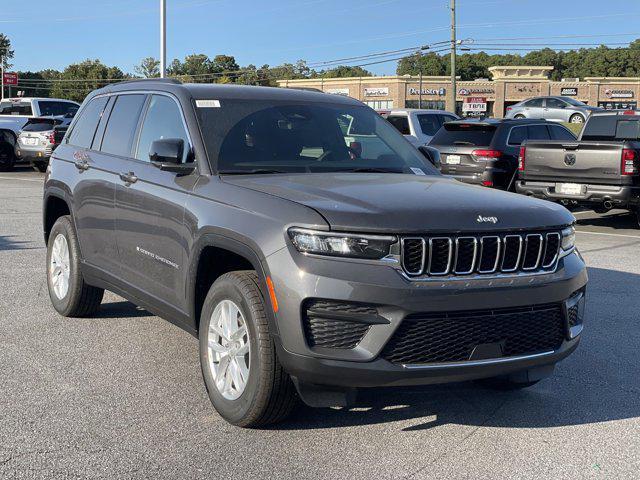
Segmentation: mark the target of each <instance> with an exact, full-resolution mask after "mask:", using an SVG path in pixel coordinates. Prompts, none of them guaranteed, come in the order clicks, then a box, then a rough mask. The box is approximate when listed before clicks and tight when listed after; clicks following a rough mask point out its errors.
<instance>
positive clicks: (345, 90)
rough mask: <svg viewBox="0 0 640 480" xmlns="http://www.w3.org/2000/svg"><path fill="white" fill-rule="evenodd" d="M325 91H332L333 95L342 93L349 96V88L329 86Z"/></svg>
mask: <svg viewBox="0 0 640 480" xmlns="http://www.w3.org/2000/svg"><path fill="white" fill-rule="evenodd" d="M325 93H330V94H331V95H342V96H344V97H348V96H349V89H348V88H327V89H326V90H325Z"/></svg>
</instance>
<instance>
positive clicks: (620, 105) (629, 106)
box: [598, 102, 638, 110]
mask: <svg viewBox="0 0 640 480" xmlns="http://www.w3.org/2000/svg"><path fill="white" fill-rule="evenodd" d="M598 106H599V107H600V108H604V109H605V110H635V109H636V108H638V102H598Z"/></svg>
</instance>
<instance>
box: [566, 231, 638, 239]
mask: <svg viewBox="0 0 640 480" xmlns="http://www.w3.org/2000/svg"><path fill="white" fill-rule="evenodd" d="M576 233H587V234H589V235H605V236H607V237H623V238H640V235H625V234H623V233H605V232H590V231H588V230H576Z"/></svg>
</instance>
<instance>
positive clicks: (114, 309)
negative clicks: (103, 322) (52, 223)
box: [94, 300, 151, 318]
mask: <svg viewBox="0 0 640 480" xmlns="http://www.w3.org/2000/svg"><path fill="white" fill-rule="evenodd" d="M149 316H151V314H150V313H149V312H147V311H146V310H145V309H144V308H142V307H138V306H136V305H134V304H133V303H131V302H128V301H126V300H122V301H120V302H110V303H103V304H102V305H100V310H98V312H97V313H96V314H95V315H94V318H134V317H149Z"/></svg>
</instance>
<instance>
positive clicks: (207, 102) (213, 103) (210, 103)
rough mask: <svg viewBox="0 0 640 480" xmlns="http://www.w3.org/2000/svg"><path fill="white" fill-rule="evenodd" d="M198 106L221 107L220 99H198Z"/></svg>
mask: <svg viewBox="0 0 640 480" xmlns="http://www.w3.org/2000/svg"><path fill="white" fill-rule="evenodd" d="M196 107H198V108H220V100H196Z"/></svg>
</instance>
